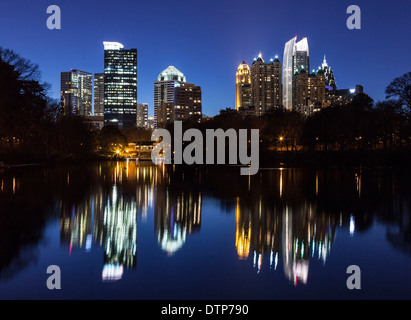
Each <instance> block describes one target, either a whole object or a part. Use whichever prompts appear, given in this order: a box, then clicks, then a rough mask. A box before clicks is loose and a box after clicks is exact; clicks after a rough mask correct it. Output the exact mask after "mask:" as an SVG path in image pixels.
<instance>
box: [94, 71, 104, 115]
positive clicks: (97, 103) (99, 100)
mask: <svg viewBox="0 0 411 320" xmlns="http://www.w3.org/2000/svg"><path fill="white" fill-rule="evenodd" d="M94 115H95V116H97V117H102V116H104V73H95V74H94Z"/></svg>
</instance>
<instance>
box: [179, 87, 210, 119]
mask: <svg viewBox="0 0 411 320" xmlns="http://www.w3.org/2000/svg"><path fill="white" fill-rule="evenodd" d="M202 114H203V108H202V104H201V87H199V86H196V85H194V84H191V83H183V84H182V85H181V86H177V87H175V88H174V120H180V121H183V120H186V119H188V118H190V117H191V116H200V117H201V116H202Z"/></svg>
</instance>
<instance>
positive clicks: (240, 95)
mask: <svg viewBox="0 0 411 320" xmlns="http://www.w3.org/2000/svg"><path fill="white" fill-rule="evenodd" d="M235 82H236V85H235V108H236V110H237V111H239V110H240V108H244V109H249V108H250V107H251V106H252V91H251V76H250V67H249V66H248V64H246V63H245V62H244V61H243V62H242V63H241V64H240V65H239V66H238V69H237V73H236V75H235Z"/></svg>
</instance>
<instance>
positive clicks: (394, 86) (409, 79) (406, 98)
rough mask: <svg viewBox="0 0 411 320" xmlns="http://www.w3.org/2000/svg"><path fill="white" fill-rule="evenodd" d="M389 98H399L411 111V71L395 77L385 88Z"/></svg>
mask: <svg viewBox="0 0 411 320" xmlns="http://www.w3.org/2000/svg"><path fill="white" fill-rule="evenodd" d="M385 93H386V95H387V99H389V98H397V99H398V101H399V102H400V103H401V104H402V105H403V106H405V107H406V108H407V111H408V113H411V72H408V73H406V74H404V75H402V76H400V77H398V78H395V79H394V80H393V81H392V82H391V83H390V85H389V86H388V87H387V88H386V89H385Z"/></svg>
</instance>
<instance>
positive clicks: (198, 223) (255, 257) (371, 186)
mask: <svg viewBox="0 0 411 320" xmlns="http://www.w3.org/2000/svg"><path fill="white" fill-rule="evenodd" d="M57 172H58V174H57ZM23 173H24V170H23V171H22V172H19V171H18V170H16V172H3V173H2V175H1V177H0V182H1V189H0V200H1V201H2V203H3V204H4V205H3V207H2V208H0V214H1V215H2V217H3V219H5V218H7V219H8V220H9V222H8V225H15V226H16V227H15V228H11V229H10V230H6V229H4V227H2V226H1V224H0V231H1V230H3V233H2V236H0V241H1V243H0V244H2V247H1V248H2V255H1V257H0V282H1V281H2V280H1V279H12V278H13V277H14V274H15V273H16V272H24V270H25V269H27V268H29V267H30V266H31V265H33V263H34V261H36V259H39V258H38V257H36V255H31V254H30V255H27V252H28V251H29V252H30V250H33V249H32V248H35V247H36V246H38V245H40V243H42V242H43V240H42V238H43V233H44V230H45V226H46V224H47V221H49V220H50V219H52V218H53V217H56V214H57V217H58V219H59V224H58V226H59V230H58V235H59V236H58V239H59V241H60V243H59V248H60V249H61V250H63V252H64V254H65V256H68V257H69V259H70V260H69V261H75V260H74V259H78V258H75V257H79V254H80V255H83V254H85V255H90V257H93V256H94V255H93V252H94V254H98V257H99V258H98V260H96V261H95V263H96V266H98V269H99V270H100V276H99V279H100V282H103V283H106V282H121V283H123V282H124V284H125V283H127V281H129V280H127V281H126V280H125V278H126V277H127V278H129V277H130V275H129V274H130V273H133V274H136V275H138V274H140V273H141V272H143V270H145V267H142V268H141V266H140V265H141V264H142V265H143V266H144V265H146V264H147V263H149V262H150V261H149V260H142V259H144V258H142V256H140V257H139V252H140V250H143V251H144V252H145V253H144V255H143V256H144V257H146V258H145V259H147V254H149V256H152V257H153V259H154V260H153V263H154V261H157V262H158V261H161V263H160V265H161V264H164V263H166V264H169V266H168V268H170V267H172V266H173V264H174V263H177V264H178V261H180V259H190V260H191V259H198V258H199V253H200V252H203V251H204V253H205V254H206V255H213V254H217V253H218V252H219V251H218V250H219V247H213V249H212V250H213V251H207V250H208V249H207V246H208V243H209V242H212V241H213V238H214V237H221V235H219V233H218V232H217V233H215V232H214V231H212V230H213V229H215V228H216V227H217V226H218V228H224V230H227V231H225V234H223V236H224V239H226V236H228V235H229V234H231V233H229V232H228V230H230V229H231V230H232V232H233V233H232V235H231V236H230V238H229V239H228V238H227V239H226V240H225V241H224V242H223V243H220V244H219V246H221V248H227V249H226V250H228V251H227V252H232V254H233V255H234V257H235V260H230V258H227V259H229V260H227V263H230V264H232V266H231V267H232V268H238V267H240V266H241V265H243V266H244V267H245V268H250V270H252V273H253V274H255V275H258V276H259V277H271V276H270V275H269V274H270V273H273V274H279V275H280V276H281V278H282V279H284V280H285V281H286V282H287V283H288V285H289V286H290V287H299V286H300V285H304V286H309V285H310V283H311V281H314V280H312V279H316V277H317V276H318V272H319V269H318V268H319V266H320V265H322V268H327V267H328V260H329V258H330V257H332V259H334V261H335V259H338V254H339V253H338V252H339V251H338V250H341V248H339V249H337V251H336V252H335V253H334V250H335V249H334V246H335V243H336V241H337V240H336V239H338V238H339V236H338V235H340V237H342V238H340V241H342V240H341V239H344V238H345V237H347V238H346V239H353V241H359V240H358V239H360V238H357V235H358V234H363V235H365V234H367V232H368V231H369V230H373V228H375V225H376V224H377V225H380V226H383V228H384V229H383V230H384V232H385V233H384V234H383V238H384V239H385V241H386V242H387V244H389V246H390V248H392V249H399V250H400V251H399V252H404V253H406V254H407V255H408V256H410V257H411V249H410V247H411V241H410V240H409V239H410V237H409V234H410V233H411V226H410V221H411V219H410V204H411V201H410V199H411V197H410V194H409V190H410V189H409V188H408V184H409V182H408V180H407V179H406V176H404V177H402V176H400V175H397V174H395V173H394V172H393V171H387V170H386V171H376V170H373V171H371V170H368V171H367V170H363V169H359V170H351V171H350V170H342V169H341V170H337V169H335V170H315V171H314V170H304V169H281V170H280V169H275V168H274V169H269V170H262V171H261V173H260V174H259V175H256V176H250V177H248V176H246V177H243V176H240V175H239V174H235V173H238V172H237V171H236V168H228V169H227V168H225V169H222V170H211V169H210V168H206V167H205V168H195V167H190V168H183V167H175V166H164V165H158V166H154V165H150V164H149V163H136V162H135V161H125V162H107V163H97V164H95V165H94V164H93V165H89V166H87V167H80V166H67V167H59V168H50V169H45V168H39V169H38V170H37V171H33V174H32V175H29V176H25V175H23ZM85 181H87V183H85ZM33 185H37V186H38V189H39V190H40V191H41V192H39V193H38V194H36V192H33V189H32V186H33ZM23 199H24V200H23ZM46 204H47V206H46ZM210 206H211V207H210ZM29 208H30V209H29ZM45 208H47V210H45ZM7 212H17V216H13V215H10V214H7ZM29 212H31V213H30V219H29V220H27V223H22V222H23V221H25V219H26V218H27V217H28V216H27V214H28V213H29ZM19 217H20V218H19ZM211 217H213V218H211ZM221 219H228V220H226V222H225V224H221V223H222V222H219V221H220V220H221ZM221 221H222V220H221ZM229 221H231V222H230V223H228V222H229ZM33 226H34V229H33ZM147 228H150V229H151V230H147ZM221 230H222V229H221ZM147 231H149V232H148V233H147ZM213 232H214V233H213ZM30 233H32V235H33V236H29V235H30ZM150 234H151V235H152V237H151V239H150ZM22 235H24V236H22ZM26 235H27V236H26ZM193 235H196V236H195V237H194V236H193ZM147 236H149V238H147ZM203 237H211V238H208V239H207V240H205V239H204V240H201V239H203ZM10 239H23V241H20V240H19V241H14V242H10ZM25 239H26V240H25ZM199 240H200V241H201V242H200V243H199V242H198V241H199ZM344 241H348V240H344ZM149 243H152V244H153V245H151V244H150V245H149ZM5 244H7V245H6V246H5ZM147 250H148V251H147ZM215 250H217V251H215ZM74 253H76V254H75V255H74ZM226 254H227V253H226ZM28 257H30V259H29V258H28ZM195 257H197V258H195ZM219 257H220V256H219ZM171 258H172V259H171ZM221 258H222V256H221V257H220V258H219V259H221ZM93 259H94V258H93ZM163 259H167V260H163ZM22 261H24V263H22ZM206 261H207V260H205V262H206ZM318 262H319V263H320V264H318ZM208 263H212V260H210V261H209V262H208ZM334 263H335V262H334ZM16 265H19V267H18V268H16ZM244 267H242V268H244ZM11 270H13V272H11ZM246 270H248V269H246ZM324 270H325V269H324ZM233 271H234V270H233ZM126 274H128V275H127V276H126ZM248 277H250V275H248Z"/></svg>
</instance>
